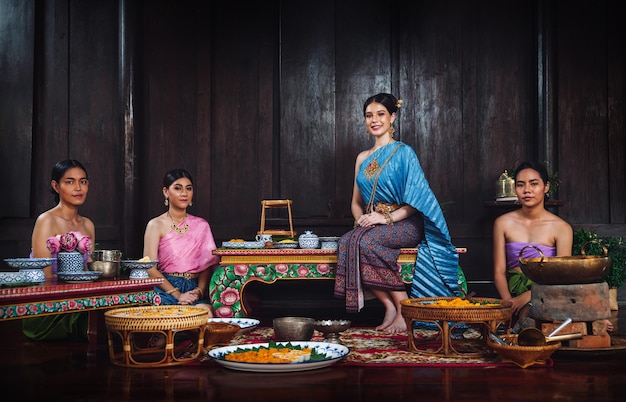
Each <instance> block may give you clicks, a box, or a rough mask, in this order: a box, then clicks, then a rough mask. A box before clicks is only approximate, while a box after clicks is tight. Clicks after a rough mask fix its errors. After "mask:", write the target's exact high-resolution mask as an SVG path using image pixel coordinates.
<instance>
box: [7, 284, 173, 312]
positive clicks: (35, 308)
mask: <svg viewBox="0 0 626 402" xmlns="http://www.w3.org/2000/svg"><path fill="white" fill-rule="evenodd" d="M147 303H151V304H154V305H160V304H161V297H160V296H159V295H157V294H156V293H155V292H153V291H151V290H150V291H145V292H135V293H128V294H124V293H123V294H118V295H114V296H111V295H108V296H96V297H83V298H74V299H68V300H55V301H46V302H39V303H23V304H18V305H13V306H2V307H0V317H1V318H25V317H27V316H35V315H40V314H58V313H59V312H73V311H81V310H90V309H99V308H107V307H114V306H124V305H135V304H147Z"/></svg>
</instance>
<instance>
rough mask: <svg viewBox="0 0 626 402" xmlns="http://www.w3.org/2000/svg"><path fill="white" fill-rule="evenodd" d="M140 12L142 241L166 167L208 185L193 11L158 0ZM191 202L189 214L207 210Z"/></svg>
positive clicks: (159, 200)
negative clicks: (199, 144) (202, 161)
mask: <svg viewBox="0 0 626 402" xmlns="http://www.w3.org/2000/svg"><path fill="white" fill-rule="evenodd" d="M144 11H145V15H144V29H145V31H144V32H145V33H144V37H145V38H146V43H145V47H144V66H145V68H144V71H145V74H144V75H143V77H142V79H143V80H144V84H143V85H144V88H145V94H144V96H143V98H144V99H145V105H144V108H143V116H144V119H145V131H144V132H143V133H142V135H141V141H140V144H139V147H138V149H140V152H139V155H138V156H139V162H138V163H139V166H140V168H139V170H140V176H141V177H140V180H139V188H140V192H141V199H142V200H143V203H142V205H143V206H144V207H143V208H142V210H141V211H140V214H141V217H142V219H141V220H142V222H143V227H142V228H141V230H142V232H141V233H138V234H137V235H139V236H141V237H142V239H143V229H144V228H145V225H146V223H147V222H148V220H150V219H151V218H153V217H154V216H156V215H159V214H161V213H162V212H164V211H165V206H164V205H163V200H164V198H163V194H162V187H163V185H162V182H163V175H164V174H165V172H166V171H167V170H169V169H172V168H178V167H181V168H185V169H187V170H188V171H189V172H190V173H191V175H192V176H193V178H194V184H195V186H197V187H202V186H206V185H208V183H207V182H206V180H205V178H204V177H203V175H202V173H203V172H198V171H197V168H196V163H197V155H198V153H197V152H196V150H197V149H196V135H197V104H196V100H197V98H196V89H197V87H196V79H197V57H196V24H195V23H194V21H195V13H193V14H191V15H190V13H192V11H195V9H194V8H193V7H188V8H187V7H177V6H174V5H173V4H172V3H171V2H168V1H157V2H150V7H146V8H145V9H144ZM190 16H193V17H192V18H190ZM194 201H195V203H194V206H193V207H192V210H191V211H192V213H194V214H198V215H204V214H208V207H207V204H208V200H202V199H197V200H196V199H194ZM141 247H142V248H143V241H142V242H141ZM135 255H137V254H135Z"/></svg>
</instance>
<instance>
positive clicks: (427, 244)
mask: <svg viewBox="0 0 626 402" xmlns="http://www.w3.org/2000/svg"><path fill="white" fill-rule="evenodd" d="M396 147H397V150H396ZM394 152H395V153H394ZM392 153H393V157H392V158H391V159H389V156H390V155H391V154H392ZM374 158H376V160H377V161H378V164H379V165H380V166H383V165H384V163H385V162H386V161H387V160H388V159H389V162H388V163H387V165H386V166H384V168H383V169H382V171H381V173H380V176H379V179H378V184H377V186H376V193H375V195H374V200H373V205H376V204H377V203H378V202H388V203H396V204H399V205H402V204H408V205H410V206H412V207H413V208H415V209H417V210H418V211H419V212H420V213H421V214H422V215H423V217H424V240H423V241H422V242H421V243H420V244H419V246H418V253H417V258H416V261H415V269H414V272H413V283H412V285H411V297H413V298H417V297H442V296H459V295H460V291H459V269H460V268H459V256H458V254H457V252H456V248H455V247H454V245H453V244H452V241H451V238H450V233H449V231H448V225H447V223H446V220H445V218H444V216H443V211H442V210H441V207H440V205H439V202H438V201H437V198H436V197H435V194H434V193H433V191H432V190H431V188H430V185H429V183H428V180H426V177H425V176H424V171H423V170H422V167H421V165H420V162H419V159H418V158H417V155H416V154H415V151H414V150H413V148H411V147H410V146H409V145H407V144H404V143H402V142H394V143H391V144H389V145H386V146H384V147H383V148H380V149H379V150H377V151H376V152H374V153H373V154H372V155H370V156H369V157H368V158H366V159H365V160H364V161H363V163H362V164H361V166H360V169H359V173H358V175H357V178H356V183H357V186H358V187H359V191H360V192H361V195H362V196H363V200H364V202H365V203H366V204H367V203H368V201H369V200H370V196H371V194H372V187H373V182H374V178H372V179H367V178H366V177H365V175H364V173H363V171H364V169H365V168H366V167H367V166H368V165H369V163H370V162H372V161H373V160H374Z"/></svg>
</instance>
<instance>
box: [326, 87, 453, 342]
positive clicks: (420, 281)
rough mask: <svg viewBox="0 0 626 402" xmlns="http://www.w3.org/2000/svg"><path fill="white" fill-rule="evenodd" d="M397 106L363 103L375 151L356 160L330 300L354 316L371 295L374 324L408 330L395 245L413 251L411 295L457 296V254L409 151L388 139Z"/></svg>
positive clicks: (378, 99) (387, 98)
mask: <svg viewBox="0 0 626 402" xmlns="http://www.w3.org/2000/svg"><path fill="white" fill-rule="evenodd" d="M401 104H402V101H401V100H397V99H396V98H395V97H394V96H393V95H391V94H386V93H381V94H378V95H375V96H372V97H370V98H369V99H367V101H366V102H365V105H364V107H363V113H364V116H365V124H366V127H367V131H368V133H369V134H370V135H372V136H373V137H374V139H375V143H374V146H373V147H372V148H370V149H368V150H365V151H362V152H361V153H359V155H358V156H357V158H356V163H355V181H354V187H353V194H352V203H351V211H352V215H353V216H354V220H355V228H354V229H353V230H351V231H350V232H348V233H346V234H344V235H343V236H342V237H341V239H340V240H339V248H338V262H337V268H336V274H335V276H336V279H335V290H334V294H335V296H336V297H341V298H344V297H345V300H346V311H348V312H358V311H360V310H361V308H362V307H363V306H364V300H365V299H366V298H367V296H366V295H365V293H364V290H367V291H370V292H372V293H373V294H374V296H376V298H378V300H380V301H381V303H382V304H383V306H384V307H385V316H384V318H383V321H382V323H381V324H380V325H379V326H378V327H377V329H378V330H383V331H386V332H388V333H397V332H404V331H406V329H407V328H406V321H405V320H404V318H403V317H402V315H401V312H400V306H401V304H400V301H402V300H405V299H407V298H408V294H407V291H406V286H405V284H404V283H403V281H402V279H401V277H400V272H399V268H400V267H399V265H398V263H397V259H398V256H399V255H400V248H412V247H417V246H418V247H419V248H418V250H419V251H418V256H417V259H416V265H415V271H414V278H413V284H412V287H411V296H412V297H428V296H457V295H459V293H460V292H459V285H458V282H459V281H458V272H459V267H458V255H457V253H456V248H455V247H454V246H453V245H452V242H451V239H450V234H449V232H448V227H447V224H446V221H445V219H444V217H443V212H442V210H441V207H440V205H439V202H438V201H437V199H436V198H435V195H434V194H433V192H432V190H431V188H430V185H429V184H428V181H427V180H426V177H425V176H424V172H423V171H422V168H421V166H420V163H419V160H418V158H417V155H416V154H415V151H414V150H413V148H411V147H410V146H409V145H407V144H404V143H403V142H401V141H397V140H395V139H394V137H393V133H394V128H393V127H392V124H393V122H394V120H395V119H396V113H397V111H398V108H399V107H400V105H401Z"/></svg>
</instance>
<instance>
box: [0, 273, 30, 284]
mask: <svg viewBox="0 0 626 402" xmlns="http://www.w3.org/2000/svg"><path fill="white" fill-rule="evenodd" d="M25 282H26V275H24V274H23V273H22V272H0V285H15V284H18V283H25Z"/></svg>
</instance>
